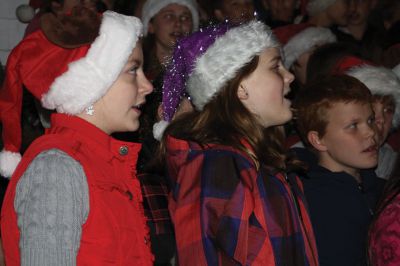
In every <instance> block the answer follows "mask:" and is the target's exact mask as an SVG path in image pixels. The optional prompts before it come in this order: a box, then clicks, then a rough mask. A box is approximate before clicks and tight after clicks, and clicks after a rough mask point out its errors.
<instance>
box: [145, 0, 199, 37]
mask: <svg viewBox="0 0 400 266" xmlns="http://www.w3.org/2000/svg"><path fill="white" fill-rule="evenodd" d="M169 4H178V5H182V6H186V7H187V8H188V9H189V10H190V13H191V14H192V21H193V28H192V30H193V31H196V30H197V29H198V28H199V12H198V10H197V3H196V1H193V0H147V1H146V2H145V4H144V5H143V9H142V21H143V32H144V35H147V32H148V30H149V22H150V20H151V19H152V18H153V17H154V16H155V15H156V14H157V13H158V12H160V10H161V9H163V8H164V7H166V6H168V5H169Z"/></svg>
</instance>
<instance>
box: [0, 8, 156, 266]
mask: <svg viewBox="0 0 400 266" xmlns="http://www.w3.org/2000/svg"><path fill="white" fill-rule="evenodd" d="M41 25H42V29H41V30H39V31H37V32H35V33H32V34H31V35H29V36H28V37H26V38H25V39H24V40H23V41H22V42H21V43H20V44H19V45H18V46H17V47H16V48H15V49H14V50H13V51H12V53H11V55H10V57H9V61H8V65H7V76H6V81H5V87H4V88H3V89H2V91H1V94H0V110H1V111H0V115H1V120H2V124H3V140H4V150H3V151H2V152H1V154H0V169H1V174H2V175H9V176H11V175H12V178H11V181H10V184H9V187H8V190H7V193H6V197H5V199H4V204H3V208H2V213H1V237H2V242H3V248H4V253H5V259H6V264H7V265H11V266H12V265H152V261H153V256H152V254H151V251H150V243H149V238H148V229H147V227H146V221H145V217H144V214H143V210H142V206H141V201H142V195H141V190H140V186H139V182H138V180H137V178H136V159H137V154H138V151H139V150H140V145H139V144H135V143H126V142H121V141H117V140H115V139H113V138H112V137H110V134H111V133H113V132H121V131H135V130H137V129H138V127H139V120H138V119H139V116H140V113H141V111H140V106H141V105H142V104H143V103H144V102H145V96H146V95H147V94H149V93H150V92H151V91H152V86H151V84H150V83H149V81H148V80H147V79H146V77H145V76H144V74H143V70H142V64H143V55H142V48H141V44H140V41H139V38H140V36H141V32H142V24H141V22H140V21H139V19H137V18H135V17H128V16H123V15H120V14H117V13H114V12H110V11H107V12H105V13H104V14H103V15H101V16H99V15H98V14H95V13H92V12H91V11H90V10H86V9H82V8H76V9H74V10H72V12H71V14H68V15H65V17H62V18H60V17H56V16H54V15H53V14H46V15H44V16H43V17H42V21H41ZM22 84H23V85H25V87H26V88H27V89H28V90H29V91H30V92H32V94H33V95H34V96H35V97H37V98H38V99H39V100H41V103H42V105H43V106H44V107H45V108H48V109H56V111H57V113H56V114H53V116H52V118H51V128H50V129H48V130H47V131H46V134H45V135H44V136H42V137H40V138H38V139H37V140H36V141H35V142H34V143H33V144H32V145H31V146H30V148H29V149H28V150H27V151H26V152H25V154H24V156H23V157H22V160H21V161H19V160H20V156H19V154H18V150H19V146H20V134H19V132H20V128H19V121H20V120H19V119H20V118H19V116H20V113H21V111H20V107H21V94H22V89H21V86H22ZM14 170H15V171H14Z"/></svg>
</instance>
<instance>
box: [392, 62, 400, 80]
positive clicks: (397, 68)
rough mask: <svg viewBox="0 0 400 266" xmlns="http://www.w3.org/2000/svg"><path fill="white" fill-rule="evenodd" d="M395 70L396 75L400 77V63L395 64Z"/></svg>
mask: <svg viewBox="0 0 400 266" xmlns="http://www.w3.org/2000/svg"><path fill="white" fill-rule="evenodd" d="M393 72H394V73H395V74H396V76H397V77H398V78H399V79H400V64H398V65H397V66H395V67H394V68H393Z"/></svg>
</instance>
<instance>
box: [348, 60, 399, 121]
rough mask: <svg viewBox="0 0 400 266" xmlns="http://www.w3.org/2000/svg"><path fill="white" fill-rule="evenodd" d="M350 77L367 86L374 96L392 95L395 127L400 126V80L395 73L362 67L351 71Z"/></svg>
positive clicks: (388, 70)
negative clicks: (394, 105)
mask: <svg viewBox="0 0 400 266" xmlns="http://www.w3.org/2000/svg"><path fill="white" fill-rule="evenodd" d="M347 74H348V75H350V76H352V77H355V78H356V79H358V80H359V81H361V82H362V83H364V84H365V86H367V87H368V89H369V90H370V91H371V93H372V94H373V95H382V96H384V95H391V96H392V97H393V99H394V101H395V104H396V109H395V112H394V115H393V121H392V124H393V127H394V128H397V127H398V126H399V125H400V80H399V78H398V77H397V76H396V74H395V72H393V71H392V70H391V69H388V68H385V67H376V66H360V67H355V68H352V69H350V70H349V71H348V72H347Z"/></svg>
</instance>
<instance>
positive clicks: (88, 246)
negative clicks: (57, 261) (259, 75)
mask: <svg viewBox="0 0 400 266" xmlns="http://www.w3.org/2000/svg"><path fill="white" fill-rule="evenodd" d="M51 124H52V127H51V128H50V129H49V130H48V131H47V132H46V134H45V135H44V136H42V137H40V138H39V139H37V140H36V141H35V142H34V143H33V144H32V145H31V146H30V148H29V149H28V150H27V151H26V153H25V154H24V156H23V159H22V161H21V162H20V164H19V166H18V167H17V169H16V172H15V173H14V175H13V177H12V179H11V181H10V184H9V187H8V190H7V193H6V197H5V199H4V204H3V209H2V215H1V231H2V234H1V236H2V241H3V248H4V253H5V257H6V264H7V265H9V266H14V265H20V251H19V246H18V245H19V235H20V232H19V229H18V226H17V215H16V212H15V209H14V198H15V193H16V186H17V183H18V181H19V179H20V177H21V176H22V175H23V173H24V172H25V170H26V169H27V167H28V166H29V164H30V162H31V161H32V160H33V159H34V158H35V157H36V156H37V155H38V154H39V153H41V152H43V151H46V150H49V149H59V150H61V151H63V152H65V153H67V154H68V155H69V156H71V157H72V158H74V159H75V160H76V161H78V162H79V163H80V164H81V165H82V167H83V169H84V172H85V175H86V178H87V183H88V188H89V202H90V203H89V206H90V207H89V215H88V218H87V220H86V222H85V224H84V225H83V226H82V237H81V242H80V247H79V251H78V255H77V259H76V264H77V265H105V264H107V265H109V264H110V265H111V264H113V265H146V266H147V265H148V266H150V265H152V262H153V255H152V254H151V251H150V242H149V237H148V228H147V226H146V219H145V217H144V213H143V208H142V194H141V189H140V184H139V181H138V179H137V178H136V160H137V157H138V152H139V150H140V147H141V145H140V144H136V143H128V142H122V141H117V140H115V139H113V138H111V137H110V136H109V135H107V134H106V133H104V132H103V131H101V130H100V129H98V128H97V127H95V126H94V125H92V124H90V123H88V122H86V121H85V120H82V119H80V118H78V117H76V116H68V115H64V114H54V115H53V117H52V121H51Z"/></svg>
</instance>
